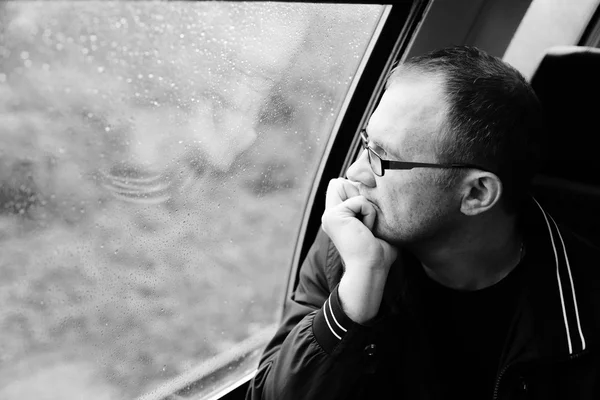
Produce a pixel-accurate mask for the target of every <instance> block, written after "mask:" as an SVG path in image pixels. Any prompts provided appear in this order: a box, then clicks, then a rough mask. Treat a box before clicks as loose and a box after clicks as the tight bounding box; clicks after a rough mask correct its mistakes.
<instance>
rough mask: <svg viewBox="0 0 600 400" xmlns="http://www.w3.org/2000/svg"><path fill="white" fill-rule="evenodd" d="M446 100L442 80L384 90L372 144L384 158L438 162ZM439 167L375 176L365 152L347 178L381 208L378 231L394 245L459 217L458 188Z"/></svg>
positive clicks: (372, 124)
mask: <svg viewBox="0 0 600 400" xmlns="http://www.w3.org/2000/svg"><path fill="white" fill-rule="evenodd" d="M446 109H447V105H446V102H445V101H444V96H443V89H442V85H441V80H440V79H438V78H435V77H431V76H429V77H427V76H425V77H423V76H416V77H415V76H411V77H410V78H408V77H406V78H401V79H399V80H396V81H394V83H393V84H392V85H391V86H390V87H389V88H388V89H387V90H386V92H385V93H384V95H383V97H382V99H381V102H380V104H379V106H378V107H377V109H376V110H375V112H374V113H373V115H372V116H371V119H370V121H369V124H368V126H367V134H368V137H369V145H370V146H371V147H372V148H373V150H375V152H376V153H378V154H379V155H380V156H381V158H382V159H388V160H398V161H412V162H428V163H436V162H439V160H438V159H437V157H436V154H435V149H436V148H437V147H436V143H438V142H439V140H440V132H441V129H442V127H443V126H444V124H445V120H446ZM441 174H443V171H442V170H441V169H437V168H414V169H412V170H386V171H385V173H384V176H382V177H379V176H376V175H375V174H374V173H373V171H372V170H371V168H370V166H369V161H368V156H367V153H366V152H365V151H363V152H362V154H361V156H360V157H359V158H358V159H357V160H356V162H354V164H352V166H350V168H349V169H348V172H347V177H348V179H349V180H351V181H353V182H355V183H357V186H358V188H359V191H360V193H361V194H362V195H364V196H365V197H366V198H367V199H368V200H369V201H371V202H372V203H373V204H374V205H375V208H376V210H377V219H376V221H375V227H374V229H373V232H374V234H375V236H377V237H379V238H381V239H384V240H386V241H388V242H391V243H396V244H400V245H402V244H404V245H407V244H415V243H419V242H423V241H427V240H434V239H436V238H439V237H440V236H443V235H445V234H448V232H449V231H450V230H451V229H452V226H453V224H454V223H455V220H456V218H458V215H459V214H460V213H459V207H460V199H459V197H458V195H457V193H455V192H453V191H452V190H451V189H446V188H444V187H443V185H441V184H440V183H439V179H438V180H436V179H435V178H436V177H438V178H440V175H441Z"/></svg>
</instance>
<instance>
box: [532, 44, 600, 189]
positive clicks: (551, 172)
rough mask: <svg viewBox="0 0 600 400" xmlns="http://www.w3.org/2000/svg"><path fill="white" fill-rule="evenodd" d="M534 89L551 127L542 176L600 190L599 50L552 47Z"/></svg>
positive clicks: (546, 144) (542, 65)
mask: <svg viewBox="0 0 600 400" xmlns="http://www.w3.org/2000/svg"><path fill="white" fill-rule="evenodd" d="M531 85H532V87H533V89H534V90H535V92H536V94H537V95H538V97H539V99H540V101H541V103H542V106H543V108H544V113H545V115H546V122H547V142H546V143H544V145H545V147H546V149H545V151H546V157H544V158H545V162H544V165H543V167H542V170H541V171H540V172H541V173H542V174H543V175H546V176H552V177H557V178H564V179H568V180H570V181H576V182H581V183H587V184H592V185H600V173H599V171H600V146H597V145H596V139H597V137H598V136H599V134H600V129H599V125H600V124H599V121H600V104H599V102H598V99H599V98H600V49H596V48H593V47H582V46H560V47H553V48H550V49H549V50H548V51H547V52H546V54H545V55H544V57H543V58H542V61H541V62H540V64H539V66H538V68H537V70H536V71H535V72H534V75H533V77H532V78H531ZM596 118H598V119H596ZM543 140H545V139H543Z"/></svg>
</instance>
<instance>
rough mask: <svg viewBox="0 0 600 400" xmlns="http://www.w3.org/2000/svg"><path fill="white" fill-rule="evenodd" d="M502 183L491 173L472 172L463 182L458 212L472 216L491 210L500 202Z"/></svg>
mask: <svg viewBox="0 0 600 400" xmlns="http://www.w3.org/2000/svg"><path fill="white" fill-rule="evenodd" d="M502 191H503V188H502V182H501V181H500V178H498V176H496V175H495V174H492V173H491V172H484V171H473V172H471V173H469V174H468V175H467V177H466V178H465V180H463V187H462V193H463V196H462V201H461V204H460V211H461V212H462V213H463V214H465V215H467V216H474V215H478V214H481V213H484V212H486V211H488V210H489V209H491V208H492V207H493V206H494V205H496V204H497V203H498V202H499V201H500V197H501V195H502Z"/></svg>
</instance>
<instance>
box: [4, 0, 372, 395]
mask: <svg viewBox="0 0 600 400" xmlns="http://www.w3.org/2000/svg"><path fill="white" fill-rule="evenodd" d="M381 11H382V8H381V6H377V5H340V4H338V5H316V4H292V3H290V4H286V3H278V2H276V3H255V2H250V3H219V2H144V1H135V2H107V1H95V2H83V1H72V2H60V1H52V2H45V1H44V2H33V1H32V2H26V1H12V2H11V1H8V2H0V305H1V308H0V337H1V338H2V340H1V341H0V398H2V399H20V400H23V399H39V398H40V396H41V394H42V393H43V394H44V396H45V397H43V398H45V399H54V398H56V399H66V398H85V399H90V400H95V399H125V398H128V399H129V398H135V397H137V396H142V395H144V394H146V393H152V392H153V391H157V390H159V389H160V388H161V387H164V385H166V384H168V382H172V381H173V379H176V378H177V377H181V376H188V375H189V374H191V373H195V374H196V375H198V374H200V375H202V374H210V373H211V371H213V370H215V368H217V367H218V366H219V365H224V362H225V361H226V360H228V359H231V358H232V357H235V356H239V354H240V353H241V352H243V351H245V349H251V348H254V347H256V346H254V347H253V344H256V343H259V344H261V343H264V340H266V339H268V338H269V336H270V335H272V333H273V332H274V327H275V324H276V323H277V322H278V320H277V319H278V316H279V313H280V309H281V306H282V300H283V293H284V290H285V285H286V283H287V274H288V271H289V268H290V264H291V260H292V256H293V251H294V248H295V245H296V238H297V235H298V232H299V228H300V224H301V220H302V217H303V213H304V207H305V203H306V201H307V199H308V195H309V192H310V189H311V185H312V183H313V179H314V177H315V173H316V171H317V168H318V164H319V162H320V161H321V157H322V154H323V151H324V149H325V146H326V143H327V141H328V139H329V136H330V135H331V133H332V129H333V125H334V122H335V120H336V118H338V116H339V112H340V109H341V107H342V103H343V101H344V98H345V96H346V94H347V93H348V89H349V86H350V83H351V81H352V79H353V78H354V77H355V75H356V74H357V70H358V67H359V63H360V62H361V60H362V58H363V55H364V53H365V50H366V48H367V45H368V44H369V41H370V40H371V37H372V36H373V32H374V29H375V26H376V24H377V22H378V20H379V18H380V14H381ZM224 360H225V361H224ZM186 374H187V375H186Z"/></svg>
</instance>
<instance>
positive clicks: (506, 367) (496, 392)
mask: <svg viewBox="0 0 600 400" xmlns="http://www.w3.org/2000/svg"><path fill="white" fill-rule="evenodd" d="M512 365H513V364H511V363H508V364H507V365H505V366H504V368H502V371H500V373H499V374H498V378H496V385H495V386H494V396H493V397H492V400H498V392H499V391H500V381H501V380H502V377H503V376H504V374H505V373H506V371H507V370H508V368H509V367H510V366H512Z"/></svg>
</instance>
